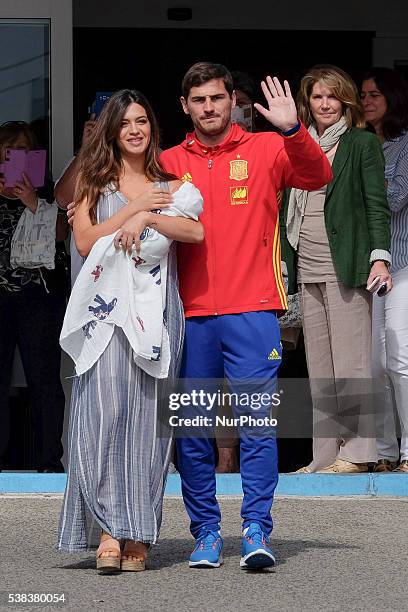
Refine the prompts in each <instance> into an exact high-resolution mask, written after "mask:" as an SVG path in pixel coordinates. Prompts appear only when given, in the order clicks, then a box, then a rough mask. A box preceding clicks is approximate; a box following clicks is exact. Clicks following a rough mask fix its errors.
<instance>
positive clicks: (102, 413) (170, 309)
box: [57, 245, 184, 552]
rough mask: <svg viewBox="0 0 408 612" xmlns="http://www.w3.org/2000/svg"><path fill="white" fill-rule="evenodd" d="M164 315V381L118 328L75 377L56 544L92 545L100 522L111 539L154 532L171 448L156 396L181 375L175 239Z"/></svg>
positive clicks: (69, 547)
mask: <svg viewBox="0 0 408 612" xmlns="http://www.w3.org/2000/svg"><path fill="white" fill-rule="evenodd" d="M173 247H174V248H173ZM166 319H167V322H168V331H169V338H170V347H171V354H172V361H171V366H170V375H169V379H168V380H167V381H166V380H165V381H160V380H157V379H154V378H152V377H151V376H149V375H148V374H146V373H145V372H144V371H143V370H141V369H140V368H139V367H138V366H137V365H136V364H135V362H134V361H133V354H132V349H131V347H130V345H129V343H128V341H127V339H126V336H125V335H124V333H123V331H122V330H121V329H120V328H115V331H114V334H113V336H112V340H111V342H110V344H109V345H108V347H107V349H106V350H105V352H104V353H103V355H102V356H101V357H100V359H99V360H98V362H97V363H96V364H95V365H94V366H93V367H92V368H90V370H88V371H87V372H86V373H85V374H83V375H82V376H79V377H76V378H75V379H74V382H73V389H72V398H71V413H70V426H69V438H68V439H69V470H68V479H67V486H66V490H65V495H64V501H63V505H62V509H61V515H60V524H59V534H58V545H57V548H58V549H59V550H61V551H65V552H78V551H81V550H87V549H93V548H95V547H96V546H97V545H98V544H99V539H100V533H101V529H103V530H104V531H105V532H107V533H109V534H111V535H112V536H113V537H114V538H116V539H128V540H137V541H140V542H145V543H147V544H155V543H156V541H157V539H158V536H159V531H160V525H161V519H162V504H163V494H164V487H165V483H166V477H167V470H168V464H169V460H170V455H171V449H172V437H171V432H170V431H169V427H168V418H167V416H166V415H167V414H168V413H167V404H166V402H165V401H164V402H161V401H158V398H160V397H165V395H166V386H168V385H169V383H170V382H171V380H172V379H174V378H175V377H176V376H177V374H178V368H179V364H180V358H181V350H182V342H183V332H184V318H183V310H182V305H181V301H180V298H179V294H178V289H177V272H176V258H175V245H173V246H172V248H171V250H170V254H169V258H168V274H167V298H166ZM166 418H167V424H166Z"/></svg>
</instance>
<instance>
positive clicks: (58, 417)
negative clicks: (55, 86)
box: [0, 121, 67, 472]
mask: <svg viewBox="0 0 408 612" xmlns="http://www.w3.org/2000/svg"><path fill="white" fill-rule="evenodd" d="M36 147H37V143H36V138H35V135H34V133H33V131H32V130H31V128H30V126H29V125H28V124H26V123H24V122H20V121H9V122H7V123H5V124H3V125H1V126H0V157H1V160H2V161H3V160H4V155H5V150H6V148H10V149H26V150H32V149H35V148H36ZM40 200H46V201H48V202H52V201H53V185H52V183H51V182H50V181H46V184H45V186H44V187H43V188H41V189H39V190H38V192H37V190H35V189H34V188H33V187H32V185H31V184H30V182H29V181H28V179H27V178H26V177H25V178H24V181H23V182H19V183H17V184H16V185H15V186H14V187H6V186H5V179H4V176H3V175H0V363H1V368H0V469H3V468H4V467H7V465H6V461H5V455H6V451H7V446H8V442H9V435H10V415H9V391H10V381H11V374H12V366H13V356H14V351H15V348H16V346H18V348H19V350H20V354H21V358H22V362H23V367H24V373H25V376H26V379H27V385H28V390H29V396H30V402H31V410H32V415H33V424H34V436H35V445H34V446H35V455H36V456H35V462H36V467H37V469H38V471H40V472H44V471H45V472H62V471H64V469H63V466H62V464H61V457H62V454H63V449H62V444H61V436H62V428H63V417H64V405H65V397H64V392H63V389H62V385H61V380H60V362H61V351H60V347H59V334H60V329H61V326H62V320H63V316H64V310H65V304H66V294H67V280H66V279H67V260H66V253H65V249H64V247H63V242H60V243H59V244H57V249H56V256H55V264H56V265H55V269H54V270H46V269H45V268H34V269H27V268H14V269H13V268H12V267H11V265H10V250H11V241H12V237H13V234H14V231H15V229H16V227H17V224H18V221H19V219H20V217H21V215H22V213H23V212H24V211H25V210H26V209H29V210H30V211H31V212H32V213H33V214H35V212H36V210H37V206H38V202H39V201H40ZM59 219H60V218H59ZM57 226H58V227H59V228H60V227H61V224H60V223H57ZM59 238H60V239H61V240H63V239H64V235H60V236H59Z"/></svg>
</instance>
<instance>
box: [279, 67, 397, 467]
mask: <svg viewBox="0 0 408 612" xmlns="http://www.w3.org/2000/svg"><path fill="white" fill-rule="evenodd" d="M298 111H299V117H300V119H301V120H302V121H303V122H304V123H305V125H306V126H307V127H308V129H309V132H310V133H311V135H312V136H313V137H314V138H315V139H316V140H317V141H318V142H319V144H320V146H321V147H322V149H323V150H324V152H325V153H326V155H327V158H328V160H329V161H330V163H331V164H332V169H333V175H334V178H333V181H332V182H331V183H330V184H329V185H328V186H327V187H324V188H322V189H319V190H318V191H313V192H306V191H301V190H297V189H293V190H292V191H291V193H290V196H289V200H288V202H287V209H286V211H285V213H286V214H285V216H286V237H285V236H284V242H285V239H286V238H287V241H288V245H290V247H291V248H292V249H294V250H295V251H296V272H297V282H298V285H299V288H300V294H301V302H302V310H303V330H304V337H305V348H306V358H307V364H308V370H309V377H310V384H311V391H312V399H313V427H314V435H313V461H312V463H311V464H310V465H308V466H305V467H303V468H301V469H300V470H298V471H299V472H305V473H309V472H325V473H359V472H366V471H367V470H368V464H369V463H375V462H376V461H377V450H376V441H375V427H374V419H373V415H372V410H371V397H370V392H371V385H370V380H371V301H372V299H371V298H372V296H371V293H372V292H374V291H378V290H379V288H380V287H382V292H385V293H386V292H388V291H390V290H391V287H392V281H391V276H390V274H389V271H388V267H389V263H390V260H391V258H390V253H389V249H390V211H389V208H388V203H387V198H386V192H385V185H384V165H383V155H382V150H381V146H380V144H379V142H378V140H377V139H376V138H375V136H374V135H373V134H370V133H368V132H366V131H365V130H364V129H362V128H364V127H365V122H364V115H363V111H362V107H361V103H360V101H359V96H358V92H357V88H356V86H355V84H354V82H353V80H352V79H351V78H350V76H349V75H348V74H346V73H345V72H344V71H343V70H341V69H340V68H337V67H335V66H331V65H321V66H315V67H314V68H312V69H311V70H310V71H309V72H308V73H307V74H306V75H305V76H304V77H303V79H302V82H301V86H300V91H299V94H298Z"/></svg>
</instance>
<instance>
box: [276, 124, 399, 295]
mask: <svg viewBox="0 0 408 612" xmlns="http://www.w3.org/2000/svg"><path fill="white" fill-rule="evenodd" d="M332 170H333V180H332V181H331V182H330V183H329V185H328V187H327V193H326V200H325V203H324V219H325V225H326V232H327V237H328V240H329V245H330V250H331V254H332V259H333V264H334V268H335V270H336V274H337V278H338V279H339V281H340V282H342V283H343V284H344V285H346V286H347V287H361V286H363V285H365V284H366V283H367V278H368V275H369V273H370V267H371V266H370V254H371V251H373V250H374V249H382V250H386V251H389V250H390V243H391V230H390V219H391V213H390V209H389V206H388V202H387V195H386V190H385V180H384V156H383V152H382V148H381V144H380V142H379V140H378V138H377V136H375V135H374V134H371V133H370V132H366V131H365V130H364V129H359V128H350V129H349V130H347V131H346V132H345V133H344V134H343V135H342V136H341V137H340V141H339V145H338V147H337V151H336V154H335V156H334V160H333V166H332ZM288 202H289V197H288V192H287V193H286V194H285V197H284V204H283V205H282V208H281V214H280V229H281V243H282V259H283V260H284V261H285V262H286V265H287V267H288V274H289V293H295V292H296V285H297V283H296V253H295V251H294V249H293V248H292V247H291V245H290V244H289V242H288V240H287V237H286V216H287V206H288Z"/></svg>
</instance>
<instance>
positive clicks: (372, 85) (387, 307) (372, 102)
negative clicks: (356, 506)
mask: <svg viewBox="0 0 408 612" xmlns="http://www.w3.org/2000/svg"><path fill="white" fill-rule="evenodd" d="M361 99H362V103H363V108H364V115H365V118H366V121H367V123H368V124H369V125H370V126H371V127H372V128H373V129H374V130H375V133H376V135H377V137H378V138H379V140H380V142H381V145H382V149H383V152H384V157H385V180H386V184H387V197H388V203H389V205H390V209H391V253H392V264H391V272H392V277H393V290H392V292H391V293H390V294H387V295H386V296H385V297H384V298H382V299H381V298H379V297H376V296H374V303H373V375H374V376H375V377H377V378H378V379H380V380H381V379H382V380H385V381H386V394H385V401H381V404H380V405H379V406H378V409H377V411H376V418H377V449H378V463H377V465H376V467H375V468H374V471H376V472H391V471H394V472H396V473H408V85H407V83H406V81H405V80H404V79H403V78H402V77H401V76H400V74H399V73H398V72H396V71H395V70H391V69H390V68H372V69H371V70H370V71H369V72H367V73H366V75H365V77H364V80H363V83H362V86H361ZM393 397H394V399H395V404H396V408H397V413H398V417H399V420H400V425H401V448H400V449H399V448H398V440H397V434H396V427H395V420H394V410H393ZM381 399H383V398H382V396H381ZM398 460H399V465H398Z"/></svg>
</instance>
